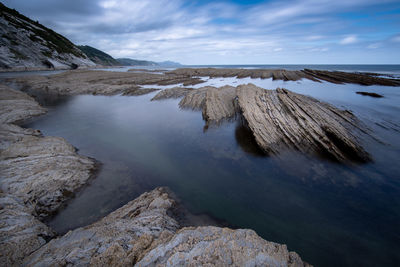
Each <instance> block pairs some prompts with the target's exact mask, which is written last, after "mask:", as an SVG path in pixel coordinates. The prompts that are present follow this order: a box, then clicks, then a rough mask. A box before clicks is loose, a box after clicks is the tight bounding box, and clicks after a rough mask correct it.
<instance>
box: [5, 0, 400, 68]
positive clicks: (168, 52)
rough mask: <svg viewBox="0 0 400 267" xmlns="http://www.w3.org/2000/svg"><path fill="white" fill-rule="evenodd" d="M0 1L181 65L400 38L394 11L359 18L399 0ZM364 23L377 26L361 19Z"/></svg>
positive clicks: (107, 47)
mask: <svg viewBox="0 0 400 267" xmlns="http://www.w3.org/2000/svg"><path fill="white" fill-rule="evenodd" d="M3 2H4V3H5V4H6V5H8V6H10V7H13V8H16V9H17V10H19V11H20V12H22V13H23V14H26V15H28V16H30V17H32V18H33V19H35V20H39V21H40V22H41V23H43V24H45V25H46V26H48V27H51V28H53V29H54V30H55V31H57V32H59V33H61V34H63V35H65V36H66V37H67V38H69V39H71V41H73V42H75V43H77V44H88V45H91V46H94V47H96V48H99V49H101V50H103V51H105V52H107V53H109V54H111V55H112V56H114V57H132V58H138V59H147V60H167V59H170V60H175V61H180V62H182V63H184V64H207V63H208V64H211V63H214V64H224V63H226V64H236V63H238V64H244V63H260V64H261V63H332V62H327V60H330V59H331V58H334V57H333V56H330V57H329V58H328V57H324V56H319V57H315V56H314V55H315V53H316V52H318V53H319V52H321V53H322V52H324V53H323V54H324V55H334V53H338V54H342V55H345V54H352V50H351V49H355V48H354V46H351V45H349V44H354V43H360V44H363V45H364V46H365V47H367V46H370V48H372V46H373V44H375V43H382V46H381V47H385V45H387V43H391V44H392V46H393V47H394V46H395V44H396V43H397V42H400V38H399V35H396V36H394V37H393V32H398V30H397V27H396V26H398V24H399V21H398V19H397V20H396V17H395V16H394V17H393V18H388V17H379V16H373V15H368V18H367V21H366V22H365V21H361V22H360V18H359V17H362V15H363V14H370V9H371V8H374V11H376V12H378V11H381V12H386V11H385V10H387V9H388V10H393V9H395V7H398V8H400V3H398V1H395V0H393V1H391V0H379V1H378V0H369V1H364V0H353V1H348V0H336V1H331V0H329V1H328V0H318V1H317V0H289V1H278V0H271V1H268V2H262V1H257V3H256V4H249V3H248V2H247V3H244V4H241V2H243V1H233V0H216V1H189V0H158V1H154V0H85V1H79V0H57V1H54V0H35V1H27V0H5V1H3ZM382 2H385V5H383V4H382ZM387 6H389V7H387ZM349 14H350V15H349ZM353 16H354V17H353ZM367 22H368V23H373V24H374V27H368V28H367V27H362V26H360V25H362V23H367ZM375 22H376V23H375ZM359 36H362V39H361V40H359ZM377 36H378V37H377ZM338 40H339V41H338ZM362 40H371V41H370V42H369V43H363V42H362ZM391 49H394V48H391ZM377 50H379V49H377ZM278 52H279V53H278ZM321 53H320V54H319V55H321ZM364 53H365V52H364ZM391 54H392V56H391V57H390V59H391V60H396V57H397V59H398V60H397V61H400V59H399V57H400V55H399V52H398V51H395V52H393V53H391ZM393 55H394V56H393ZM343 58H346V57H343ZM360 58H361V59H362V60H364V59H365V58H367V57H365V56H364V57H360ZM381 58H383V57H381ZM388 58H389V57H388ZM272 61H274V62H272ZM301 61H303V62H301Z"/></svg>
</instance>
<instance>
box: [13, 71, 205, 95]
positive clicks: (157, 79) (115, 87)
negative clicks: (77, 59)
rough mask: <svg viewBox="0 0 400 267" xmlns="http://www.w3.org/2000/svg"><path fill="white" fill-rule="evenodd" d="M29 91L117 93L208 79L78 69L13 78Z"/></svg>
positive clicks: (193, 82)
mask: <svg viewBox="0 0 400 267" xmlns="http://www.w3.org/2000/svg"><path fill="white" fill-rule="evenodd" d="M12 80H13V81H15V82H16V83H17V84H19V85H20V86H21V87H22V90H23V91H26V92H43V93H50V94H58V95H79V94H95V95H116V94H121V93H124V91H129V90H130V89H131V88H137V87H139V86H140V85H153V84H154V85H174V84H183V85H184V86H188V85H194V84H198V83H202V82H204V81H203V80H201V79H200V78H197V77H188V76H183V75H164V74H157V73H148V72H113V71H100V70H96V71H95V70H74V71H66V72H63V73H60V74H55V75H49V76H26V77H20V78H16V79H12Z"/></svg>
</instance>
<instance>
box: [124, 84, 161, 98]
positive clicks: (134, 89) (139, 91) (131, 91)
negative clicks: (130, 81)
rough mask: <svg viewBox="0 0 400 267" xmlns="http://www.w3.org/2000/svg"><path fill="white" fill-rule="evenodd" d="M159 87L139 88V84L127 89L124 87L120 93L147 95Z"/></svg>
mask: <svg viewBox="0 0 400 267" xmlns="http://www.w3.org/2000/svg"><path fill="white" fill-rule="evenodd" d="M158 90H160V89H156V88H140V87H139V86H136V87H132V88H129V89H125V91H124V92H123V93H122V95H125V96H139V95H147V94H150V93H152V92H155V91H158Z"/></svg>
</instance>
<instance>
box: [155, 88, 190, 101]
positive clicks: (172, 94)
mask: <svg viewBox="0 0 400 267" xmlns="http://www.w3.org/2000/svg"><path fill="white" fill-rule="evenodd" d="M191 91H193V89H192V88H186V87H173V88H168V89H164V90H162V91H161V92H159V93H158V94H156V95H155V96H154V97H153V98H152V99H151V101H153V100H162V99H168V98H180V97H182V96H185V95H186V94H187V93H189V92H191Z"/></svg>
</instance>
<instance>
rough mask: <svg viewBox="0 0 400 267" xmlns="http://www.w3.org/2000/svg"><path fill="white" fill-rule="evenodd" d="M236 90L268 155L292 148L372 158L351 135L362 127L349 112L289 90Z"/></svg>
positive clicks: (345, 159)
mask: <svg viewBox="0 0 400 267" xmlns="http://www.w3.org/2000/svg"><path fill="white" fill-rule="evenodd" d="M236 92H237V96H238V105H239V107H240V110H241V113H242V115H243V117H244V118H245V120H246V122H247V125H248V127H249V128H250V129H251V130H252V132H253V135H254V137H255V140H256V142H257V143H258V145H259V146H260V147H261V148H262V149H263V150H264V151H265V152H266V153H267V154H279V153H280V152H281V151H283V150H286V149H288V148H289V149H296V150H299V151H302V152H305V153H318V154H323V155H324V156H328V157H330V158H332V159H334V160H336V161H340V162H348V161H359V162H366V161H369V160H370V156H369V154H368V153H367V152H366V151H365V150H364V149H363V148H362V146H361V145H360V144H359V143H358V141H357V138H356V137H355V136H354V135H353V134H352V130H354V129H356V128H357V127H360V126H359V123H358V121H357V119H356V117H355V116H354V115H353V114H351V113H350V112H348V111H342V110H339V109H337V108H335V107H333V106H331V105H329V104H327V103H323V102H320V101H318V100H316V99H314V98H312V97H308V96H304V95H300V94H296V93H293V92H290V91H289V90H286V89H279V88H278V89H276V90H265V89H263V88H259V87H257V86H255V85H252V84H248V85H240V86H238V87H237V91H236Z"/></svg>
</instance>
